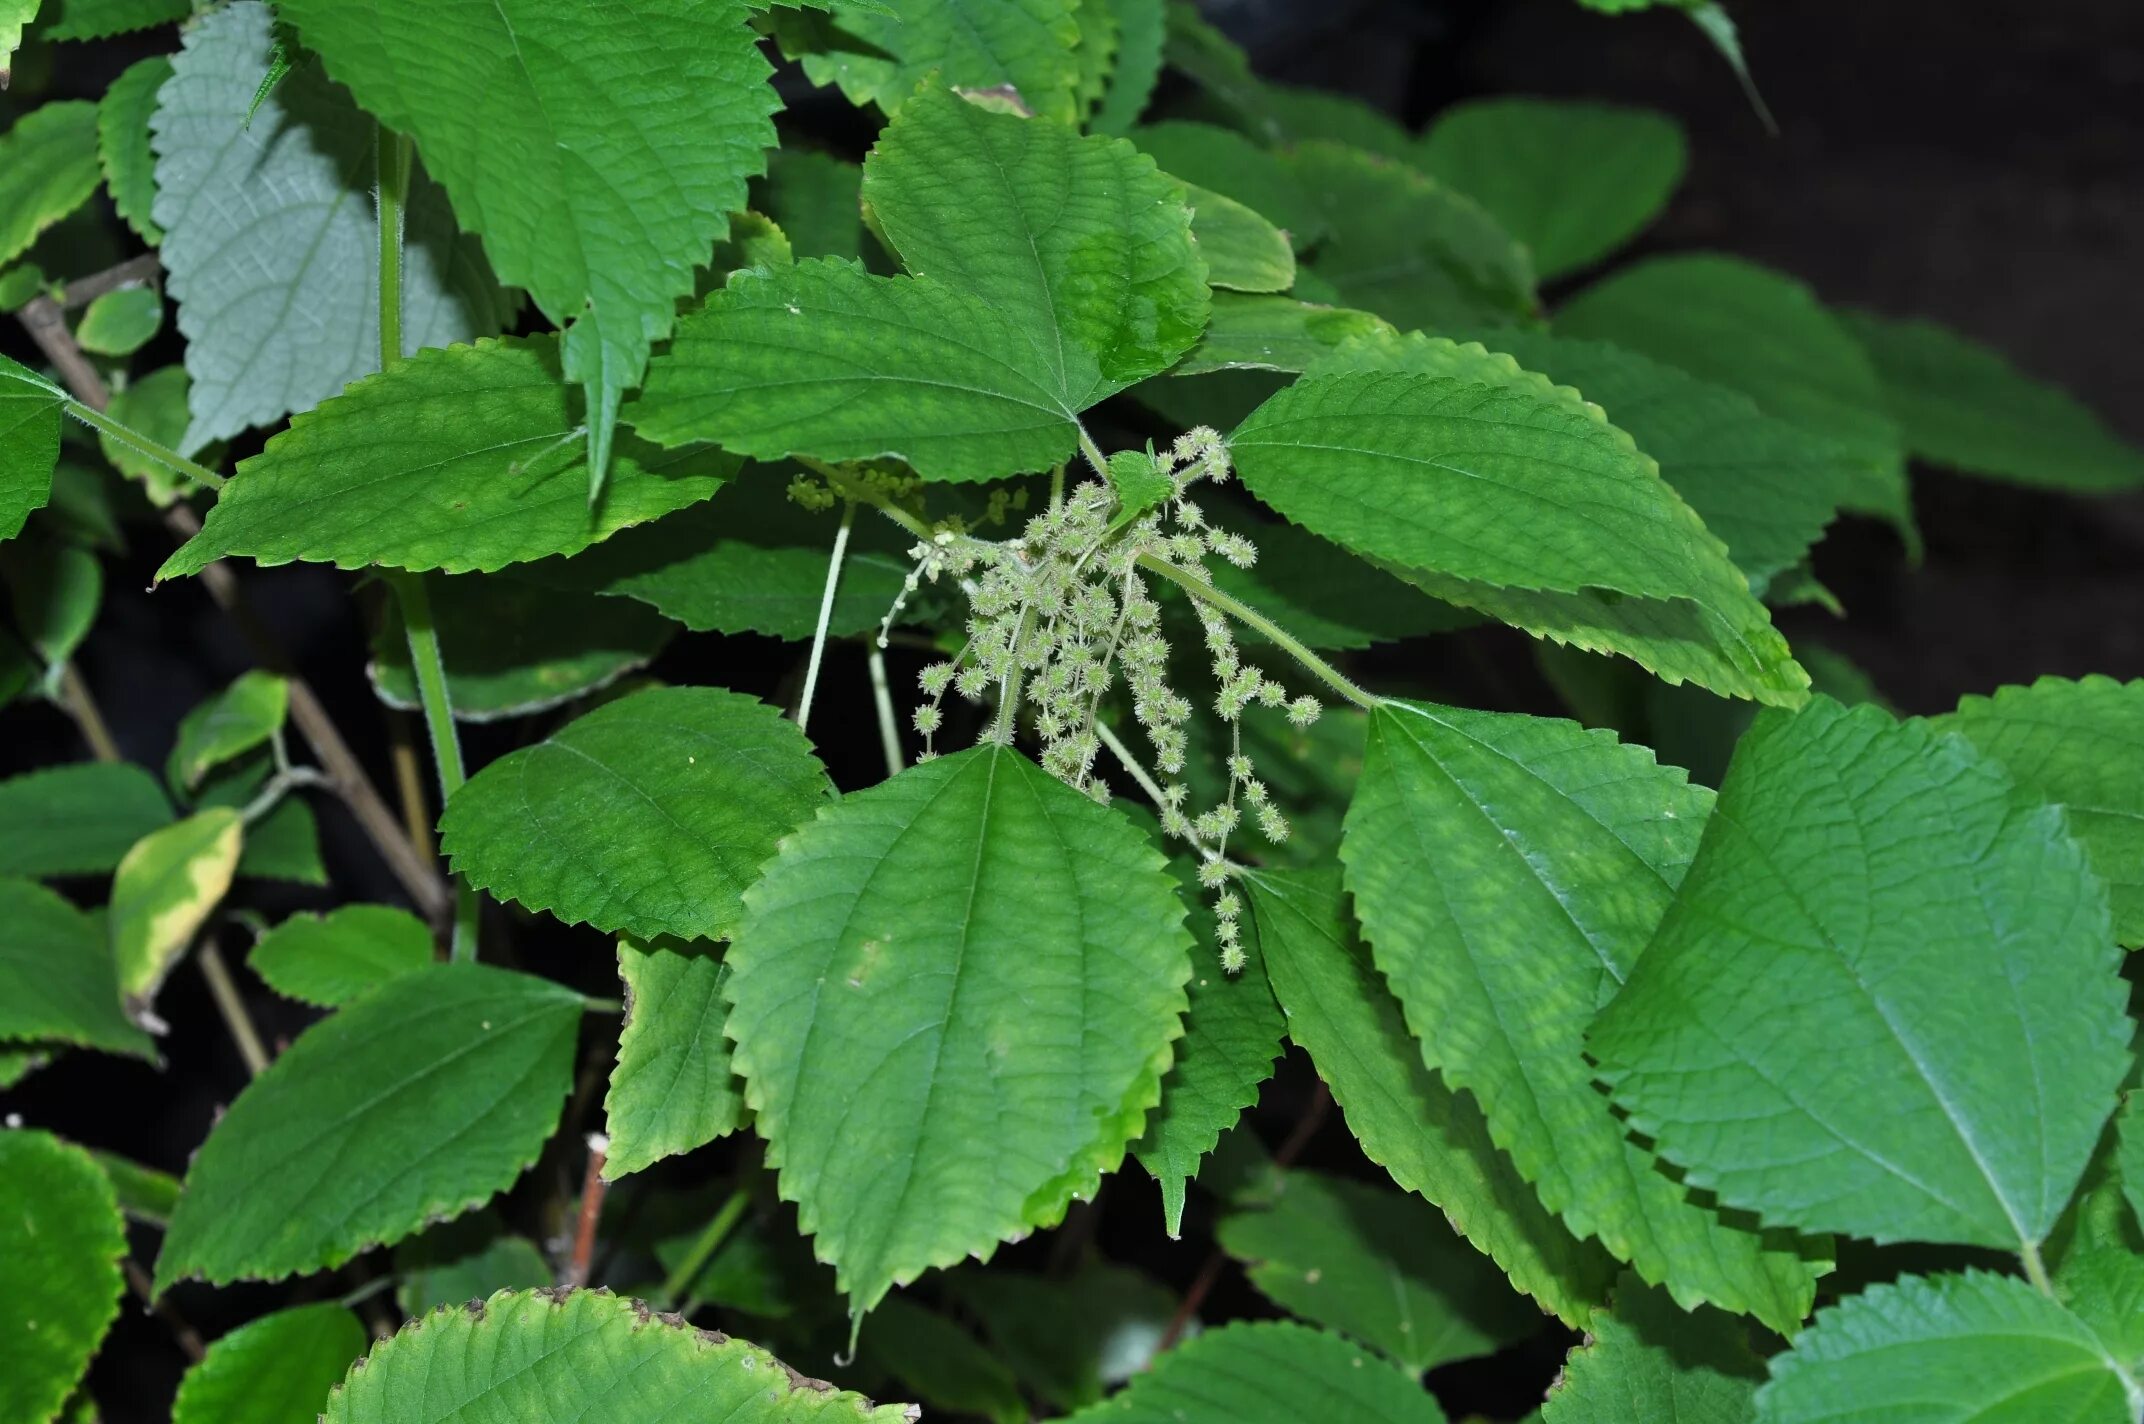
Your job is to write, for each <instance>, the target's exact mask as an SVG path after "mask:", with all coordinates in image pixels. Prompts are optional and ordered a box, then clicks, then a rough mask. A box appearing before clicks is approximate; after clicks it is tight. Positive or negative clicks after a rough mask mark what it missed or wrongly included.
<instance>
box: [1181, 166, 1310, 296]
mask: <svg viewBox="0 0 2144 1424" xmlns="http://www.w3.org/2000/svg"><path fill="white" fill-rule="evenodd" d="M1184 194H1185V202H1186V203H1187V204H1188V205H1189V206H1190V208H1191V236H1192V238H1193V239H1194V240H1195V241H1196V243H1197V245H1198V251H1199V256H1200V257H1202V258H1204V259H1205V261H1206V280H1207V281H1208V282H1210V283H1212V284H1213V285H1214V286H1216V287H1228V288H1230V289H1232V290H1234V291H1238V292H1285V291H1287V290H1288V289H1289V288H1290V287H1292V286H1294V285H1295V253H1294V250H1293V249H1291V248H1290V247H1289V245H1288V234H1286V233H1285V232H1282V231H1281V230H1280V229H1279V228H1277V227H1275V226H1273V224H1271V223H1269V222H1267V221H1266V220H1265V219H1264V218H1262V217H1260V216H1259V215H1258V214H1257V213H1255V212H1253V211H1251V210H1250V209H1249V208H1247V207H1245V206H1244V205H1243V204H1241V203H1239V202H1237V201H1236V200H1235V199H1234V198H1224V197H1222V196H1221V195H1220V194H1219V193H1215V192H1211V191H1209V190H1207V189H1205V188H1200V187H1196V186H1193V185H1189V184H1187V185H1185V188H1184Z"/></svg>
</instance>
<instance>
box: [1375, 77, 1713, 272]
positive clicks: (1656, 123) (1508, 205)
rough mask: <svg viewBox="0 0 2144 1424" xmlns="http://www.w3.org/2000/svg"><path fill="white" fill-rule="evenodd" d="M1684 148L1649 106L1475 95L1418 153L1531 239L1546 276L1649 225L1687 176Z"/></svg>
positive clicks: (1597, 255)
mask: <svg viewBox="0 0 2144 1424" xmlns="http://www.w3.org/2000/svg"><path fill="white" fill-rule="evenodd" d="M1686 147H1687V146H1686V145H1685V143H1684V142H1683V136H1682V130H1681V129H1680V128H1678V127H1676V125H1675V121H1674V120H1672V119H1670V118H1668V117H1667V116H1666V115H1664V114H1658V113H1655V112H1653V111H1652V110H1650V109H1627V108H1624V107H1622V106H1620V105H1616V104H1587V103H1573V102H1555V101H1550V100H1546V99H1516V98H1513V99H1477V100H1474V101H1472V102H1469V103H1464V104H1455V105H1453V106H1452V107H1451V108H1449V109H1446V110H1445V111H1444V112H1443V113H1441V114H1439V115H1438V116H1437V121H1436V122H1435V123H1434V124H1432V125H1430V128H1429V131H1428V132H1427V133H1425V134H1424V135H1423V136H1422V138H1421V141H1420V143H1419V144H1418V145H1417V147H1416V149H1415V159H1416V162H1418V163H1419V164H1421V166H1422V169H1423V171H1424V172H1426V173H1428V174H1429V175H1430V176H1431V177H1432V178H1435V179H1437V180H1438V181H1440V182H1444V183H1449V184H1451V186H1452V187H1454V188H1456V189H1458V190H1459V191H1460V192H1462V193H1464V194H1466V195H1467V196H1468V197H1470V198H1472V199H1473V200H1474V201H1475V202H1477V203H1480V204H1481V205H1482V206H1483V207H1484V208H1486V209H1488V210H1489V212H1490V214H1491V215H1492V216H1493V217H1495V218H1496V220H1497V221H1498V222H1500V223H1502V224H1503V225H1504V226H1505V227H1506V228H1508V229H1509V230H1510V231H1511V234H1512V236H1514V237H1516V238H1518V239H1519V241H1521V242H1523V243H1525V244H1526V246H1527V248H1528V249H1529V250H1530V251H1531V252H1532V254H1533V259H1534V267H1535V269H1536V270H1537V271H1538V272H1539V273H1540V275H1541V279H1542V280H1543V281H1546V280H1548V279H1549V278H1551V277H1561V276H1563V275H1564V274H1565V273H1567V272H1573V271H1576V270H1577V269H1579V268H1581V267H1586V266H1590V265H1591V264H1593V263H1595V262H1598V261H1599V260H1600V259H1601V258H1603V257H1606V256H1607V255H1608V254H1609V253H1611V252H1613V251H1615V250H1616V249H1617V248H1619V247H1621V246H1622V245H1623V244H1624V243H1626V242H1628V241H1630V239H1631V238H1633V237H1635V236H1636V235H1637V234H1638V233H1640V232H1642V231H1643V230H1644V229H1645V227H1646V226H1647V225H1648V224H1650V223H1651V222H1652V220H1653V219H1654V218H1655V217H1657V216H1658V215H1659V213H1660V210H1661V209H1662V208H1664V207H1666V206H1667V201H1668V198H1669V196H1670V195H1672V194H1673V193H1674V191H1675V185H1676V184H1678V183H1680V182H1681V181H1682V173H1683V165H1684V162H1685V160H1686V157H1687V154H1686Z"/></svg>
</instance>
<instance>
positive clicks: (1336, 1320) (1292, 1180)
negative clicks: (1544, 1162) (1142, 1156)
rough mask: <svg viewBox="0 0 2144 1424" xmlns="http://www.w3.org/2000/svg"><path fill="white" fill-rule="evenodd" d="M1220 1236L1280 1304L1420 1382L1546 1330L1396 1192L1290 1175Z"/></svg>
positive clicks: (1412, 1200) (1417, 1203)
mask: <svg viewBox="0 0 2144 1424" xmlns="http://www.w3.org/2000/svg"><path fill="white" fill-rule="evenodd" d="M1216 1235H1217V1237H1218V1239H1219V1241H1220V1244H1221V1245H1222V1247H1223V1248H1224V1249H1225V1250H1227V1252H1228V1253H1229V1255H1231V1256H1234V1257H1235V1258H1236V1259H1237V1260H1239V1261H1242V1262H1244V1263H1245V1274H1247V1275H1248V1276H1249V1277H1250V1278H1251V1284H1252V1285H1254V1286H1256V1287H1258V1289H1259V1290H1260V1291H1261V1292H1262V1293H1263V1294H1265V1295H1266V1296H1267V1297H1268V1298H1269V1299H1271V1300H1272V1301H1273V1302H1274V1303H1275V1304H1276V1305H1278V1306H1280V1307H1281V1308H1282V1309H1284V1310H1286V1311H1289V1312H1290V1313H1292V1314H1295V1315H1299V1316H1301V1317H1303V1318H1304V1319H1305V1320H1309V1321H1311V1322H1313V1323H1315V1324H1318V1325H1323V1326H1326V1327H1327V1328H1329V1329H1333V1330H1337V1331H1339V1332H1340V1333H1341V1334H1343V1335H1346V1336H1348V1337H1350V1338H1351V1339H1355V1340H1360V1341H1361V1342H1362V1343H1363V1344H1365V1345H1368V1346H1370V1347H1371V1348H1372V1349H1374V1350H1377V1351H1379V1352H1381V1353H1383V1354H1385V1355H1387V1356H1390V1357H1391V1358H1392V1359H1393V1360H1396V1361H1398V1362H1399V1363H1400V1364H1402V1365H1405V1366H1406V1367H1407V1368H1408V1369H1410V1370H1413V1371H1415V1372H1416V1373H1417V1374H1419V1373H1421V1372H1422V1371H1424V1370H1428V1369H1434V1368H1436V1367H1437V1366H1438V1365H1442V1364H1449V1363H1450V1362H1452V1361H1454V1360H1466V1359H1472V1358H1474V1357H1475V1356H1477V1355H1488V1354H1493V1353H1495V1352H1496V1351H1497V1350H1500V1349H1502V1348H1503V1347H1504V1346H1506V1345H1508V1344H1510V1343H1511V1342H1512V1341H1514V1340H1518V1339H1521V1338H1523V1337H1525V1336H1526V1335H1528V1334H1531V1333H1532V1332H1533V1331H1534V1330H1536V1329H1538V1328H1540V1325H1541V1315H1540V1312H1539V1311H1537V1310H1535V1309H1534V1308H1533V1306H1531V1305H1530V1304H1528V1303H1527V1302H1526V1301H1525V1300H1524V1299H1523V1298H1521V1297H1520V1296H1518V1295H1517V1294H1515V1293H1513V1291H1512V1290H1511V1288H1510V1287H1509V1286H1507V1285H1506V1284H1505V1283H1504V1278H1503V1276H1502V1274H1501V1273H1499V1272H1498V1271H1497V1269H1496V1266H1495V1264H1494V1263H1493V1262H1491V1261H1489V1260H1488V1259H1486V1258H1485V1257H1483V1256H1481V1255H1479V1254H1478V1253H1476V1252H1475V1251H1474V1249H1473V1248H1472V1247H1470V1246H1468V1245H1467V1244H1466V1243H1465V1242H1463V1241H1461V1240H1460V1239H1459V1238H1458V1237H1457V1236H1455V1235H1454V1234H1453V1233H1452V1229H1451V1227H1450V1226H1448V1225H1447V1224H1446V1223H1445V1221H1444V1218H1443V1217H1442V1216H1441V1215H1439V1214H1438V1212H1437V1210H1436V1208H1435V1207H1432V1206H1431V1205H1429V1203H1427V1202H1425V1201H1423V1200H1422V1199H1421V1198H1420V1197H1418V1196H1414V1195H1411V1194H1409V1193H1405V1192H1399V1191H1394V1190H1393V1189H1391V1188H1389V1187H1372V1186H1365V1185H1363V1184H1361V1183H1359V1182H1351V1181H1348V1180H1346V1179H1345V1178H1342V1177H1328V1176H1326V1175H1324V1174H1322V1173H1319V1172H1309V1171H1303V1170H1300V1169H1299V1170H1296V1171H1291V1172H1289V1173H1288V1174H1287V1175H1286V1176H1285V1177H1283V1178H1282V1179H1281V1184H1280V1187H1279V1190H1278V1191H1277V1192H1276V1193H1275V1194H1274V1198H1273V1201H1272V1203H1271V1205H1269V1206H1267V1207H1266V1208H1264V1209H1263V1210H1253V1211H1243V1212H1237V1213H1235V1214H1233V1215H1231V1216H1228V1217H1225V1218H1223V1219H1222V1221H1221V1224H1220V1227H1219V1228H1218V1230H1217V1233H1216Z"/></svg>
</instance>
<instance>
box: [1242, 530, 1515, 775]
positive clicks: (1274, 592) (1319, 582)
mask: <svg viewBox="0 0 2144 1424" xmlns="http://www.w3.org/2000/svg"><path fill="white" fill-rule="evenodd" d="M1212 518H1213V522H1214V524H1216V525H1217V526H1219V527H1220V528H1223V529H1228V530H1232V531H1234V532H1236V533H1239V534H1243V535H1245V536H1247V537H1249V538H1250V539H1251V540H1253V541H1254V542H1255V543H1256V545H1257V547H1258V562H1257V563H1255V564H1253V565H1252V566H1251V567H1250V568H1248V569H1238V568H1236V567H1234V566H1233V565H1221V566H1218V567H1216V568H1215V569H1214V570H1213V582H1214V586H1215V587H1216V588H1219V589H1220V590H1222V591H1223V592H1224V593H1230V594H1233V595H1235V596H1236V597H1238V598H1241V599H1243V600H1245V601H1247V602H1249V603H1251V604H1253V605H1255V606H1256V607H1257V608H1258V610H1259V611H1260V612H1262V613H1264V614H1266V615H1267V616H1268V617H1270V618H1272V619H1273V620H1274V621H1275V622H1277V623H1279V624H1280V626H1281V627H1283V628H1285V629H1287V630H1288V632H1289V634H1290V635H1291V636H1293V637H1295V638H1298V639H1300V640H1301V641H1302V642H1303V643H1305V644H1306V645H1308V646H1310V647H1313V648H1367V647H1370V646H1371V645H1373V644H1376V643H1384V642H1396V641H1398V640H1400V639H1403V638H1413V637H1419V636H1421V635H1423V634H1427V633H1444V632H1449V631H1451V630H1452V629H1455V628H1463V627H1466V626H1467V625H1468V624H1470V623H1477V622H1479V621H1480V620H1479V619H1478V618H1476V617H1475V616H1474V615H1473V614H1471V613H1468V612H1466V611H1465V610H1463V609H1458V608H1454V607H1452V606H1451V605H1450V604H1445V603H1439V602H1437V601H1436V600H1435V599H1432V598H1430V597H1428V596H1427V595H1426V594H1424V593H1423V592H1422V591H1421V590H1420V589H1418V588H1415V587H1414V586H1412V585H1411V584H1407V583H1403V582H1402V581H1401V580H1399V579H1398V578H1395V577H1394V576H1393V575H1392V574H1391V573H1389V572H1387V571H1386V570H1384V569H1382V568H1379V567H1378V566H1377V565H1375V564H1373V563H1370V562H1368V561H1366V560H1363V559H1358V558H1356V557H1355V556H1354V555H1353V554H1350V553H1348V552H1347V550H1345V549H1343V548H1341V547H1340V546H1339V545H1337V544H1334V543H1332V542H1330V541H1328V540H1325V539H1321V538H1319V537H1318V536H1317V535H1315V534H1312V533H1311V532H1309V531H1308V530H1306V529H1299V528H1297V527H1296V526H1295V525H1293V524H1283V523H1280V522H1278V521H1274V520H1261V519H1256V518H1251V517H1247V516H1244V515H1241V514H1237V513H1235V512H1234V511H1229V510H1216V511H1214V513H1213V515H1212ZM1238 636H1239V637H1240V639H1241V640H1242V641H1243V642H1244V643H1245V644H1248V645H1252V646H1256V645H1259V644H1262V643H1264V642H1265V639H1264V638H1263V637H1261V636H1260V635H1258V634H1256V633H1254V632H1250V631H1248V630H1246V631H1244V632H1242V633H1240V634H1239V635H1238ZM1251 725H1252V724H1251V723H1250V722H1249V721H1246V722H1245V723H1244V728H1245V735H1246V736H1248V735H1250V727H1251ZM1320 725H1323V724H1322V722H1321V723H1320ZM1261 774H1263V773H1261ZM1342 797H1343V799H1344V797H1345V792H1344V791H1343V792H1342Z"/></svg>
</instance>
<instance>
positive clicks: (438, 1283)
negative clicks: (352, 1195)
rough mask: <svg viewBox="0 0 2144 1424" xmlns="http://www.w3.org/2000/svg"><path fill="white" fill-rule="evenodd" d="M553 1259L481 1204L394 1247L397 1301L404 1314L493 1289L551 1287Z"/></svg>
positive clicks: (464, 1300) (459, 1302)
mask: <svg viewBox="0 0 2144 1424" xmlns="http://www.w3.org/2000/svg"><path fill="white" fill-rule="evenodd" d="M552 1274H553V1272H552V1270H551V1263H550V1262H549V1261H546V1260H545V1259H544V1258H543V1252H541V1251H539V1250H537V1249H536V1246H535V1243H534V1242H532V1241H530V1240H529V1239H528V1238H527V1237H525V1236H516V1235H514V1234H513V1233H512V1232H510V1231H508V1230H507V1229H506V1226H505V1224H504V1223H503V1222H501V1221H500V1220H499V1217H498V1213H496V1212H494V1211H493V1210H492V1209H491V1208H489V1207H482V1208H479V1209H478V1210H476V1211H472V1212H470V1213H468V1214H467V1215H466V1216H459V1217H456V1218H455V1219H454V1220H452V1221H444V1222H441V1223H440V1224H439V1225H437V1226H435V1227H432V1228H431V1229H430V1230H429V1231H426V1232H425V1233H424V1234H423V1235H421V1236H412V1237H410V1238H409V1239H408V1240H407V1241H404V1242H403V1243H402V1244H401V1245H399V1246H397V1247H395V1278H396V1281H395V1303H396V1304H397V1305H399V1306H401V1307H402V1310H403V1313H404V1314H406V1315H423V1314H425V1313H426V1312H428V1311H430V1310H432V1309H433V1308H434V1307H436V1306H442V1305H466V1304H468V1303H469V1302H471V1301H480V1300H483V1299H485V1298H486V1297H488V1296H490V1295H491V1294H492V1293H493V1292H495V1291H502V1290H513V1289H515V1288H517V1287H518V1288H521V1289H526V1288H528V1287H530V1286H541V1285H548V1284H550V1282H551V1278H552Z"/></svg>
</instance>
